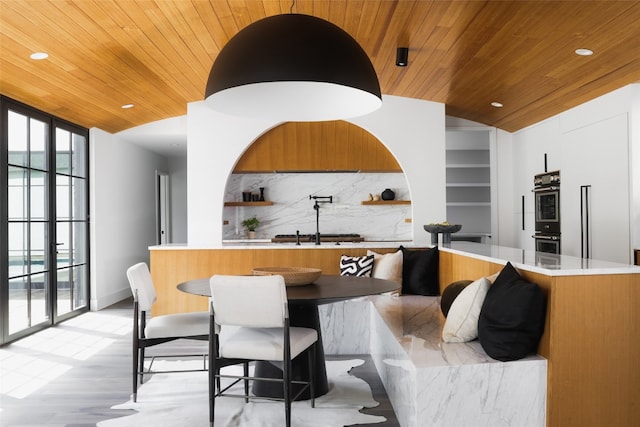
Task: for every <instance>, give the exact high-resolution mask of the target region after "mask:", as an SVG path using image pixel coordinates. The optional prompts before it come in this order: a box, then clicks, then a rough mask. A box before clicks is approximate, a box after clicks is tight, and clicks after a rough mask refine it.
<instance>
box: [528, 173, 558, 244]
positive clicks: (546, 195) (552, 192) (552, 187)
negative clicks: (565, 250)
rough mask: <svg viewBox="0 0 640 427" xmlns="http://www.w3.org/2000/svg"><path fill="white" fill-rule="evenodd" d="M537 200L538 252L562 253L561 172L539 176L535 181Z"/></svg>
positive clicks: (535, 198)
mask: <svg viewBox="0 0 640 427" xmlns="http://www.w3.org/2000/svg"><path fill="white" fill-rule="evenodd" d="M533 184H534V189H533V193H534V200H535V234H534V235H533V238H534V239H535V247H536V251H537V252H547V253H553V254H559V253H560V171H554V172H545V173H541V174H538V175H536V176H535V177H534V179H533Z"/></svg>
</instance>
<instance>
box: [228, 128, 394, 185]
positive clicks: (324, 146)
mask: <svg viewBox="0 0 640 427" xmlns="http://www.w3.org/2000/svg"><path fill="white" fill-rule="evenodd" d="M274 170H282V171H285V170H289V171H290V170H293V171H295V170H304V171H316V170H317V171H329V170H361V171H365V172H401V171H402V169H401V168H400V165H399V164H398V162H397V161H396V159H395V157H394V156H393V155H392V154H391V153H390V152H389V150H388V149H387V147H386V146H385V145H384V144H382V143H381V142H380V141H379V140H378V139H377V138H376V137H374V136H373V135H371V134H370V133H369V132H367V131H366V130H364V129H362V128H360V127H358V126H356V125H353V124H351V123H348V122H344V121H331V122H303V123H293V122H291V123H285V124H282V125H280V126H277V127H275V128H273V129H271V130H270V131H268V132H266V133H265V134H263V135H262V136H261V137H260V138H258V139H257V140H256V141H255V142H254V143H253V144H252V145H251V146H250V147H249V148H248V149H247V151H245V153H244V154H243V156H242V157H241V158H240V160H238V163H237V164H236V167H235V169H234V172H236V173H242V172H272V171H274Z"/></svg>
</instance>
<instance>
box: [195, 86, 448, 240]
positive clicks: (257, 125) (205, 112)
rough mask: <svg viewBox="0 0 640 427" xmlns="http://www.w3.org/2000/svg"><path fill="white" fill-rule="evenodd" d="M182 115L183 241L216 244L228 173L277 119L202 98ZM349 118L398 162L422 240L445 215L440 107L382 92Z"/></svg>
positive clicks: (416, 234) (415, 237)
mask: <svg viewBox="0 0 640 427" xmlns="http://www.w3.org/2000/svg"><path fill="white" fill-rule="evenodd" d="M187 116H188V119H187V138H188V141H189V150H188V154H187V159H188V160H187V162H188V165H189V167H188V171H187V176H188V182H189V185H188V196H187V197H188V213H187V215H188V242H189V244H190V245H196V246H198V245H201V246H219V245H221V243H222V222H223V201H224V195H225V184H226V181H227V177H228V176H229V174H230V173H231V171H232V170H233V167H234V166H235V163H236V162H237V160H238V159H239V158H240V157H241V155H242V153H243V152H244V151H245V150H246V149H247V148H248V147H249V145H251V143H252V142H253V141H254V140H255V139H256V138H257V137H259V136H260V135H261V134H263V133H264V132H266V131H267V130H269V129H271V128H272V127H274V126H275V125H277V124H279V123H276V122H272V121H260V120H252V119H245V118H240V117H232V116H227V115H223V114H220V113H217V112H215V111H213V110H212V109H210V108H208V107H207V106H205V105H204V103H203V102H194V103H190V104H189V105H188V108H187ZM349 121H350V122H351V123H353V124H356V125H358V126H360V127H362V128H364V129H366V130H367V131H369V132H370V133H371V134H372V135H374V136H376V137H377V138H378V139H379V140H380V141H381V142H382V143H383V144H385V145H386V146H387V148H388V149H389V151H391V153H393V154H394V156H395V157H396V159H397V160H398V163H399V164H400V166H401V167H402V169H403V171H404V173H405V176H406V179H407V182H408V185H409V192H410V197H411V200H412V210H413V212H412V218H413V223H412V227H413V240H414V242H415V243H417V244H427V243H428V241H430V239H428V238H427V237H428V234H427V233H426V232H425V231H424V229H423V228H422V226H423V225H424V224H427V223H430V222H434V221H440V220H441V219H442V218H445V217H446V207H445V200H446V199H445V197H446V194H445V116H444V105H443V104H440V103H435V102H429V101H421V100H416V99H410V98H401V97H395V96H384V97H383V104H382V108H381V109H380V110H377V111H375V112H374V113H372V114H369V115H367V116H363V117H359V118H355V119H352V120H349Z"/></svg>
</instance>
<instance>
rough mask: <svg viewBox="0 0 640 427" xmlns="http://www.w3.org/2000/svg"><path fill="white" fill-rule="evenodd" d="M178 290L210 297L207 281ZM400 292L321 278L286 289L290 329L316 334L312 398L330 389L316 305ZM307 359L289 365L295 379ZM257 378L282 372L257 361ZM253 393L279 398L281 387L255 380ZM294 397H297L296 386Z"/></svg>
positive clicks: (384, 283) (378, 283)
mask: <svg viewBox="0 0 640 427" xmlns="http://www.w3.org/2000/svg"><path fill="white" fill-rule="evenodd" d="M177 288H178V290H180V291H182V292H186V293H189V294H193V295H201V296H205V297H210V296H211V290H210V288H209V278H202V279H195V280H189V281H187V282H183V283H180V284H178V286H177ZM398 289H400V285H399V284H397V283H395V282H392V281H389V280H383V279H376V278H373V277H356V276H334V275H322V276H320V277H319V278H318V279H317V280H316V281H314V282H313V283H311V284H309V285H303V286H287V300H288V302H289V321H290V324H291V326H300V327H306V328H313V329H315V330H316V331H318V342H317V345H316V360H315V380H316V382H315V387H314V388H315V392H314V394H315V397H318V396H322V395H323V394H326V393H327V391H328V390H329V385H328V381H327V370H326V367H325V356H324V349H323V345H322V332H321V328H320V316H319V315H318V306H319V305H322V304H329V303H333V302H338V301H344V300H348V299H352V298H358V297H362V296H368V295H376V294H381V293H385V292H393V291H396V290H398ZM306 360H307V358H306V356H303V355H299V356H298V357H296V359H294V360H293V362H292V370H293V372H292V374H293V379H294V380H303V381H305V380H307V379H308V378H309V370H308V366H307V363H306ZM255 376H256V377H266V378H282V370H281V369H280V368H278V367H277V366H275V365H273V364H271V363H269V362H257V363H256V367H255ZM252 391H253V393H254V394H255V395H256V396H264V397H282V395H283V391H282V386H281V385H278V384H277V383H274V382H269V381H254V382H253V387H252ZM292 391H293V394H294V395H295V394H296V392H297V391H296V389H295V385H294V387H293V390H292ZM309 398H310V395H309V392H308V391H307V392H305V393H302V395H301V396H300V397H299V398H298V399H299V400H306V399H309Z"/></svg>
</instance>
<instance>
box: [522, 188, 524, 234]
mask: <svg viewBox="0 0 640 427" xmlns="http://www.w3.org/2000/svg"><path fill="white" fill-rule="evenodd" d="M522 231H524V195H522Z"/></svg>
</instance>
